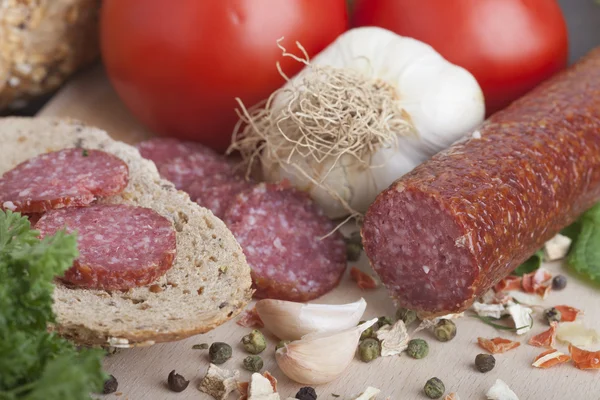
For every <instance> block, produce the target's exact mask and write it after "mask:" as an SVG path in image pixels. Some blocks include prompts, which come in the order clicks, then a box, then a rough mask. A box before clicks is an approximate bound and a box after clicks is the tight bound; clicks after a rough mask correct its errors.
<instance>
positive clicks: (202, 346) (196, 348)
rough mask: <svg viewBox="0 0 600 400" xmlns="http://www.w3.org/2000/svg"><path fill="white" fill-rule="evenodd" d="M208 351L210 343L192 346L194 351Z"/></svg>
mask: <svg viewBox="0 0 600 400" xmlns="http://www.w3.org/2000/svg"><path fill="white" fill-rule="evenodd" d="M206 349H208V343H200V344H195V345H193V346H192V350H206Z"/></svg>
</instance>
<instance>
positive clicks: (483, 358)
mask: <svg viewBox="0 0 600 400" xmlns="http://www.w3.org/2000/svg"><path fill="white" fill-rule="evenodd" d="M495 366H496V359H495V358H494V356H493V355H491V354H477V356H476V357H475V367H477V370H478V371H479V372H489V371H491V370H493V369H494V367H495Z"/></svg>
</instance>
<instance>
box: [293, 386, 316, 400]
mask: <svg viewBox="0 0 600 400" xmlns="http://www.w3.org/2000/svg"><path fill="white" fill-rule="evenodd" d="M294 397H296V398H297V399H298V400H317V392H315V389H314V388H311V387H310V386H305V387H303V388H300V390H298V393H296V396H294Z"/></svg>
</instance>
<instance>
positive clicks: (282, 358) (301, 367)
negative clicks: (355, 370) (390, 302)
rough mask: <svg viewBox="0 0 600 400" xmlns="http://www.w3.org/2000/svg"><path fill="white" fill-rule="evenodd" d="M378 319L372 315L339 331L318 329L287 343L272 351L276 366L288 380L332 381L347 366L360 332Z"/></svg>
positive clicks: (314, 382) (350, 360) (308, 381)
mask: <svg viewBox="0 0 600 400" xmlns="http://www.w3.org/2000/svg"><path fill="white" fill-rule="evenodd" d="M376 322H377V318H373V319H371V320H369V321H367V322H365V323H362V324H360V325H359V326H355V327H353V328H349V329H346V330H343V331H341V332H335V333H331V332H319V333H311V334H308V335H305V336H303V337H302V339H300V340H296V341H294V342H291V343H288V344H287V345H285V347H282V348H280V349H279V350H277V352H276V353H275V359H276V360H277V365H279V368H280V369H281V370H282V371H283V373H284V374H285V375H286V376H287V377H288V378H290V379H291V380H293V381H295V382H298V383H302V384H305V385H319V384H323V383H327V382H331V381H332V380H334V379H336V378H337V377H338V376H340V375H341V374H342V373H343V372H344V370H345V369H346V368H347V367H348V365H350V363H351V362H352V359H353V358H354V355H355V353H356V346H358V342H359V340H360V335H361V334H362V333H363V332H364V331H365V330H366V329H368V328H370V327H371V326H373V325H374V324H375V323H376Z"/></svg>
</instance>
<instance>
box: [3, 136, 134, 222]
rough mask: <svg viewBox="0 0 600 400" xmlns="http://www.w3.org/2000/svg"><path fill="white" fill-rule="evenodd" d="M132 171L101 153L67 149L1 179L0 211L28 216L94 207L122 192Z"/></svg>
mask: <svg viewBox="0 0 600 400" xmlns="http://www.w3.org/2000/svg"><path fill="white" fill-rule="evenodd" d="M128 180H129V169H128V168H127V164H125V162H123V160H121V159H119V158H118V157H116V156H114V155H112V154H109V153H106V152H104V151H100V150H86V149H79V148H73V149H64V150H60V151H55V152H51V153H45V154H40V155H39V156H37V157H34V158H31V159H29V160H27V161H25V162H23V163H21V164H19V165H17V166H16V167H15V168H13V169H12V170H10V171H7V172H6V173H5V174H4V175H3V176H2V178H0V208H6V209H11V210H13V211H18V212H21V213H24V214H30V213H42V212H45V211H48V210H51V209H56V208H64V207H81V206H86V205H88V204H91V203H92V202H93V201H94V200H96V198H97V197H108V196H113V195H116V194H119V193H121V192H122V191H123V190H124V189H125V187H126V186H127V182H128Z"/></svg>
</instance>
